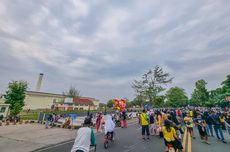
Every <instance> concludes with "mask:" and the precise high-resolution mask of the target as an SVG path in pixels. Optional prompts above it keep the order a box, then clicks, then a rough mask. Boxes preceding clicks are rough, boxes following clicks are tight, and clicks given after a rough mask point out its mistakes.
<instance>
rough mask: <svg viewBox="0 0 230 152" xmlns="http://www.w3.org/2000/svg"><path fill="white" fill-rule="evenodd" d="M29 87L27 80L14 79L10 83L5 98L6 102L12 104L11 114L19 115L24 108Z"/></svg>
mask: <svg viewBox="0 0 230 152" xmlns="http://www.w3.org/2000/svg"><path fill="white" fill-rule="evenodd" d="M27 87H28V83H27V82H25V81H12V82H10V83H9V84H8V88H7V91H6V93H5V95H4V98H5V99H6V101H5V103H7V104H10V113H11V115H17V114H18V113H20V111H21V110H22V108H23V106H24V100H25V97H26V90H27Z"/></svg>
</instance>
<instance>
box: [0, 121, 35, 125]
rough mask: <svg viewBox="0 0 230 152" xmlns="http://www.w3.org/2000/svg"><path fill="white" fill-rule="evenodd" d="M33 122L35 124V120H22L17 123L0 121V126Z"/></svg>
mask: <svg viewBox="0 0 230 152" xmlns="http://www.w3.org/2000/svg"><path fill="white" fill-rule="evenodd" d="M35 122H36V121H35V120H23V121H19V122H10V121H0V126H9V125H21V124H33V123H35Z"/></svg>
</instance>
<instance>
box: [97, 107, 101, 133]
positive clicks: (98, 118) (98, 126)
mask: <svg viewBox="0 0 230 152" xmlns="http://www.w3.org/2000/svg"><path fill="white" fill-rule="evenodd" d="M101 119H102V112H100V113H98V116H97V121H96V130H97V132H98V131H99V128H100V126H101Z"/></svg>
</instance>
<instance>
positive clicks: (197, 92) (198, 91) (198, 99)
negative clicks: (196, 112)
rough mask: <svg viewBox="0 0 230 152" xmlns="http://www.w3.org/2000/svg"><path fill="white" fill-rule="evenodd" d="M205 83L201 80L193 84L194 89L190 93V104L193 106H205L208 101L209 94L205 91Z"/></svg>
mask: <svg viewBox="0 0 230 152" xmlns="http://www.w3.org/2000/svg"><path fill="white" fill-rule="evenodd" d="M206 84H207V82H206V81H205V80H203V79H201V80H198V81H197V82H196V83H195V89H194V91H193V93H192V98H191V102H192V104H193V105H199V106H205V104H206V103H207V102H208V100H209V93H208V91H207V89H206Z"/></svg>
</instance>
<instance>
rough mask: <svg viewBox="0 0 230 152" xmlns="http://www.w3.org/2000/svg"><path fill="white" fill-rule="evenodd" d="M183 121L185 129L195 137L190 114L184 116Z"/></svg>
mask: <svg viewBox="0 0 230 152" xmlns="http://www.w3.org/2000/svg"><path fill="white" fill-rule="evenodd" d="M184 122H185V124H186V127H187V130H188V131H189V133H190V135H191V137H192V138H194V139H195V136H194V131H193V118H192V116H190V114H189V113H188V114H187V116H186V117H185V118H184Z"/></svg>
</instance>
